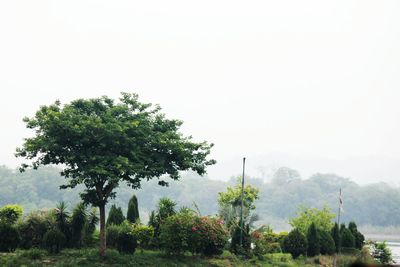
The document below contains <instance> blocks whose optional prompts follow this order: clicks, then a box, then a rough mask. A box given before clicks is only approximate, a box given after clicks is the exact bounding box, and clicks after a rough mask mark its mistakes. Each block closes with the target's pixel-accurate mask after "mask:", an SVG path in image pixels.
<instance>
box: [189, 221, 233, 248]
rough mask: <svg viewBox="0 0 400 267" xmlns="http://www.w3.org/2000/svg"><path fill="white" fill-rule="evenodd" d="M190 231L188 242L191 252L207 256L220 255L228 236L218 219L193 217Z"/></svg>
mask: <svg viewBox="0 0 400 267" xmlns="http://www.w3.org/2000/svg"><path fill="white" fill-rule="evenodd" d="M191 230H192V232H191V235H190V238H189V242H190V247H191V248H190V250H191V251H192V252H194V253H201V254H204V255H208V256H211V255H220V254H222V252H223V249H224V247H225V245H226V243H227V242H228V237H229V235H228V230H227V229H226V228H225V226H224V223H223V221H222V220H221V219H220V218H213V217H198V216H195V223H194V225H193V226H192V228H191ZM193 245H196V246H193Z"/></svg>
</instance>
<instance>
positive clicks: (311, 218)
mask: <svg viewBox="0 0 400 267" xmlns="http://www.w3.org/2000/svg"><path fill="white" fill-rule="evenodd" d="M333 218H335V214H334V213H332V212H331V209H330V208H329V207H328V206H324V207H323V208H322V209H317V208H307V207H304V206H300V207H299V209H298V212H297V217H295V218H292V219H290V220H289V223H290V225H291V226H292V227H293V228H297V229H298V230H299V231H300V232H301V233H302V234H304V235H306V234H307V231H308V228H309V227H310V225H311V224H314V226H315V227H316V228H317V229H321V230H324V231H327V232H329V231H330V230H331V229H332V226H333V222H332V219H333Z"/></svg>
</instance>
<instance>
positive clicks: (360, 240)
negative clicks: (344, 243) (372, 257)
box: [348, 222, 365, 249]
mask: <svg viewBox="0 0 400 267" xmlns="http://www.w3.org/2000/svg"><path fill="white" fill-rule="evenodd" d="M348 228H349V230H350V231H351V233H352V234H353V236H354V243H355V248H357V249H361V248H362V247H363V245H364V240H365V237H364V235H363V234H362V233H360V232H359V231H358V229H357V225H356V223H355V222H350V223H349V227H348Z"/></svg>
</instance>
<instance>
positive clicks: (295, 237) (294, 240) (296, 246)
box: [283, 228, 308, 258]
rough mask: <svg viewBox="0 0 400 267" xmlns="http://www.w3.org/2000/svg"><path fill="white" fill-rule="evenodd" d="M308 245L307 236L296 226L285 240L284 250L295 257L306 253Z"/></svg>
mask: <svg viewBox="0 0 400 267" xmlns="http://www.w3.org/2000/svg"><path fill="white" fill-rule="evenodd" d="M307 246H308V244H307V239H306V237H305V236H304V235H303V234H302V233H301V232H300V231H299V230H298V229H296V228H295V229H293V230H292V231H290V233H289V234H288V235H287V236H286V237H285V239H284V241H283V249H284V251H285V252H287V253H290V254H292V256H293V258H297V257H299V256H300V255H306V253H307Z"/></svg>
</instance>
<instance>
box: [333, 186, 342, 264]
mask: <svg viewBox="0 0 400 267" xmlns="http://www.w3.org/2000/svg"><path fill="white" fill-rule="evenodd" d="M341 209H342V188H340V189H339V208H338V220H337V224H338V229H339V244H338V246H339V247H338V254H339V255H340V211H341ZM336 262H337V256H336V253H335V256H334V258H333V266H334V267H336Z"/></svg>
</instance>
